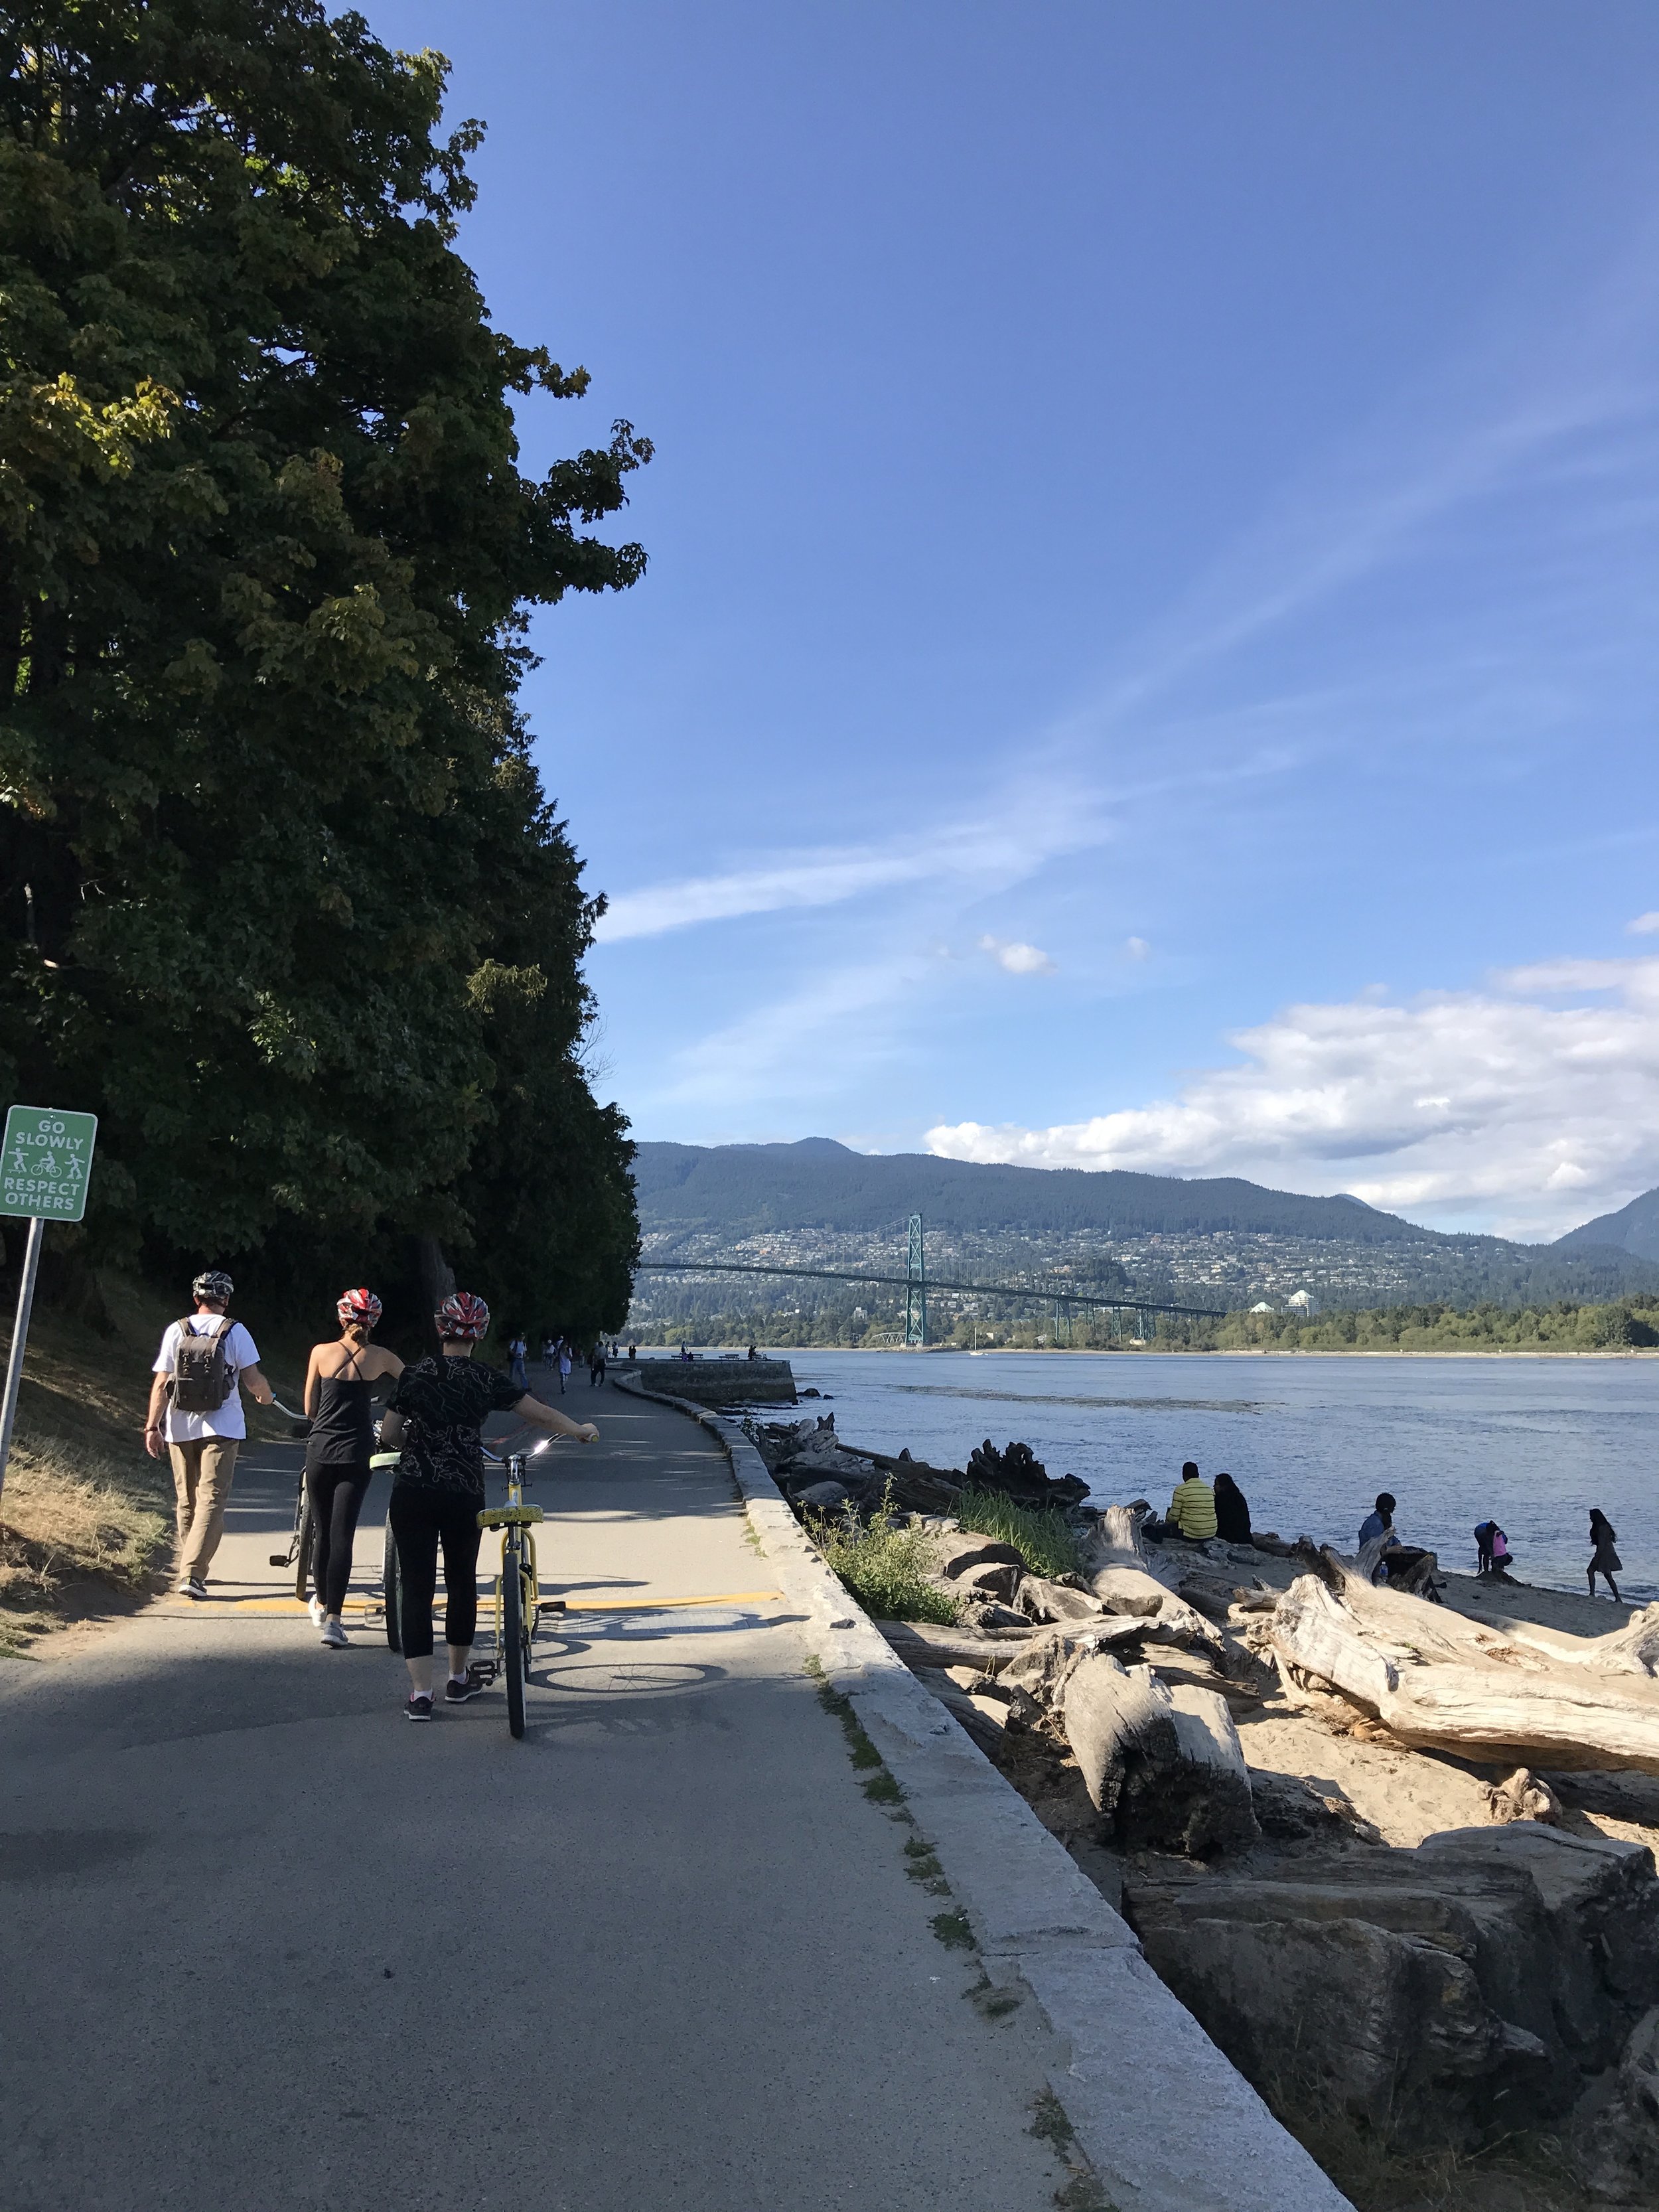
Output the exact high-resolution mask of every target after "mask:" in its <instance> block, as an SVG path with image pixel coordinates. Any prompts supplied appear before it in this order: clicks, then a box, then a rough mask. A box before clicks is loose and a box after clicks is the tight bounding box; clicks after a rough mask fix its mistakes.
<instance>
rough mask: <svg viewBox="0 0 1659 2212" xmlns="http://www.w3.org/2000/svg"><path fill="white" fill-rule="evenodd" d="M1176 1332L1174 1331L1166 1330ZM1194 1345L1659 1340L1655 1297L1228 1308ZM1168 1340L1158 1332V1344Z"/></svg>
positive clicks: (1309, 1347) (1494, 1347) (1647, 1343)
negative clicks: (1319, 1310)
mask: <svg viewBox="0 0 1659 2212" xmlns="http://www.w3.org/2000/svg"><path fill="white" fill-rule="evenodd" d="M1171 1334H1173V1333H1171ZM1187 1335H1188V1341H1190V1342H1192V1343H1193V1345H1194V1348H1195V1349H1201V1350H1213V1351H1244V1350H1249V1349H1260V1350H1262V1351H1274V1352H1624V1351H1644V1350H1649V1349H1651V1348H1653V1347H1656V1346H1659V1298H1651V1297H1637V1298H1629V1299H1620V1300H1619V1301H1617V1302H1616V1303H1614V1304H1610V1305H1575V1304H1572V1303H1571V1301H1569V1300H1561V1301H1559V1302H1558V1303H1557V1304H1554V1305H1550V1306H1522V1307H1521V1308H1520V1309H1519V1310H1516V1309H1514V1308H1511V1307H1508V1306H1499V1305H1494V1304H1480V1305H1478V1306H1474V1307H1471V1308H1468V1309H1467V1310H1460V1309H1459V1308H1457V1307H1455V1306H1450V1305H1439V1304H1437V1305H1401V1306H1383V1307H1377V1308H1376V1309H1374V1310H1371V1311H1370V1312H1364V1313H1333V1314H1322V1315H1318V1316H1316V1317H1315V1318H1314V1319H1312V1320H1310V1321H1304V1320H1302V1319H1300V1318H1299V1317H1298V1316H1296V1315H1293V1314H1281V1313H1267V1314H1251V1313H1244V1314H1229V1315H1228V1316H1227V1317H1226V1319H1225V1321H1223V1322H1218V1323H1212V1324H1209V1325H1207V1326H1203V1327H1201V1328H1189V1329H1188V1332H1187ZM1168 1342H1169V1340H1166V1339H1165V1338H1164V1334H1163V1332H1160V1343H1161V1345H1162V1346H1163V1347H1164V1348H1165V1349H1167V1348H1168Z"/></svg>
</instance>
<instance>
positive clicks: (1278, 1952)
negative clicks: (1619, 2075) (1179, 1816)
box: [1125, 1821, 1659, 2170]
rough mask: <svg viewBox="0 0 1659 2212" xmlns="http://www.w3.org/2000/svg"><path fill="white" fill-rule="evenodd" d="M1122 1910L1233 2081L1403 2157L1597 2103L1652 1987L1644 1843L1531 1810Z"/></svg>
mask: <svg viewBox="0 0 1659 2212" xmlns="http://www.w3.org/2000/svg"><path fill="white" fill-rule="evenodd" d="M1125 1902H1126V1910H1127V1914H1128V1917H1129V1919H1130V1921H1131V1923H1132V1924H1133V1926H1134V1928H1135V1929H1136V1930H1137V1932H1138V1933H1139V1936H1140V1938H1141V1941H1142V1942H1143V1943H1144V1944H1145V1946H1146V1955H1147V1957H1148V1959H1149V1960H1150V1961H1151V1962H1152V1966H1154V1967H1155V1968H1156V1970H1157V1971H1158V1973H1159V1974H1160V1975H1161V1976H1162V1977H1163V1978H1164V1980H1165V1981H1167V1982H1168V1983H1169V1984H1170V1987H1171V1988H1172V1989H1173V1990H1175V1992H1176V1995H1177V1996H1179V1997H1180V1998H1181V2000H1182V2002H1183V2003H1184V2004H1186V2005H1187V2006H1188V2008H1190V2009H1191V2010H1192V2011H1193V2012H1194V2014H1195V2015H1197V2017H1198V2019H1199V2020H1200V2022H1201V2023H1202V2025H1203V2026H1204V2027H1206V2029H1207V2030H1208V2031H1209V2033H1211V2034H1212V2036H1213V2037H1214V2038H1215V2039H1216V2040H1217V2042H1218V2043H1219V2044H1220V2045H1221V2046H1222V2048H1223V2050H1225V2051H1226V2052H1227V2055H1228V2056H1229V2057H1231V2059H1232V2060H1233V2062H1234V2063H1235V2064H1236V2065H1237V2066H1238V2067H1239V2069H1240V2070H1241V2071H1242V2072H1243V2073H1244V2074H1245V2075H1247V2076H1249V2078H1250V2079H1251V2080H1252V2081H1255V2082H1256V2083H1257V2085H1258V2086H1261V2087H1271V2088H1272V2089H1273V2093H1274V2094H1275V2095H1276V2096H1277V2097H1278V2098H1279V2100H1281V2102H1282V2103H1283V2104H1285V2105H1288V2106H1291V2107H1294V2108H1296V2109H1298V2110H1300V2111H1303V2112H1307V2113H1308V2114H1310V2116H1318V2115H1321V2114H1325V2115H1328V2113H1329V2112H1330V2110H1331V2108H1332V2107H1333V2106H1335V2107H1339V2108H1340V2109H1341V2110H1343V2111H1345V2112H1347V2113H1348V2114H1349V2115H1350V2116H1351V2117H1352V2118H1356V2119H1360V2120H1365V2121H1369V2122H1373V2123H1378V2124H1380V2123H1382V2122H1384V2121H1386V2122H1387V2123H1388V2124H1389V2125H1390V2126H1391V2127H1392V2128H1393V2130H1395V2133H1396V2136H1397V2139H1398V2140H1399V2142H1400V2143H1401V2148H1405V2149H1410V2148H1443V2147H1447V2146H1450V2147H1455V2148H1463V2149H1473V2148H1480V2146H1482V2145H1483V2144H1486V2143H1489V2142H1493V2141H1495V2140H1496V2139H1497V2138H1498V2136H1500V2135H1503V2134H1505V2133H1507V2132H1509V2131H1510V2130H1513V2129H1514V2128H1515V2126H1516V2124H1517V2118H1518V2117H1519V2116H1521V2115H1524V2116H1525V2122H1526V2124H1528V2125H1533V2126H1547V2125H1549V2124H1551V2123H1557V2124H1559V2123H1560V2122H1561V2121H1562V2120H1563V2119H1564V2118H1566V2116H1567V2115H1568V2114H1570V2113H1571V2112H1573V2110H1574V2107H1575V2106H1577V2107H1579V2111H1580V2112H1581V2113H1584V2114H1586V2115H1588V2114H1589V2100H1585V2101H1583V2102H1582V2103H1581V2100H1583V2099H1584V2093H1585V2085H1586V2083H1587V2082H1589V2081H1593V2080H1594V2079H1595V2078H1596V2077H1603V2076H1605V2075H1607V2070H1608V2069H1610V2068H1613V2067H1614V2066H1615V2064H1618V2063H1622V2062H1621V2061H1620V2053H1621V2052H1623V2051H1626V2048H1627V2045H1629V2043H1630V2041H1631V2038H1632V2030H1633V2029H1635V2028H1636V2027H1637V2026H1638V2022H1640V2021H1642V2019H1643V2016H1644V2015H1645V2014H1646V2013H1647V2012H1648V2009H1649V2007H1650V2003H1651V2002H1652V1999H1653V1996H1654V1992H1655V1990H1656V1989H1659V1881H1656V1878H1655V1875H1654V1869H1653V1862H1652V1859H1651V1857H1650V1854H1649V1853H1648V1852H1647V1850H1645V1849H1644V1848H1643V1847H1641V1846H1639V1845H1636V1844H1617V1843H1613V1842H1611V1841H1609V1840H1608V1839H1607V1838H1601V1837H1595V1838H1589V1837H1580V1836H1573V1835H1568V1834H1564V1833H1563V1832H1560V1831H1559V1830H1557V1829H1552V1828H1547V1827H1543V1826H1539V1825H1537V1824H1536V1823H1534V1822H1529V1821H1522V1822H1520V1823H1517V1824H1515V1825H1511V1826H1504V1827H1498V1828H1469V1829H1458V1830H1454V1831H1452V1832H1448V1833H1446V1834H1443V1835H1439V1836H1431V1837H1430V1838H1428V1839H1427V1841H1426V1842H1425V1843H1424V1844H1420V1845H1419V1847H1418V1849H1417V1850H1388V1849H1386V1848H1383V1847H1380V1846H1379V1847H1377V1848H1375V1849H1372V1850H1368V1851H1366V1852H1364V1853H1363V1854H1356V1853H1353V1852H1352V1851H1344V1852H1343V1853H1341V1854H1340V1855H1338V1856H1334V1857H1329V1858H1323V1857H1322V1858H1319V1859H1314V1860H1309V1859H1306V1858H1303V1859H1299V1860H1297V1861H1294V1862H1291V1863H1287V1864H1285V1865H1284V1866H1281V1867H1279V1868H1277V1869H1273V1868H1269V1869H1264V1870H1260V1871H1252V1872H1251V1873H1250V1874H1249V1875H1248V1876H1243V1877H1239V1876H1232V1877H1229V1876H1227V1875H1219V1874H1212V1873H1205V1874H1201V1875H1193V1876H1191V1877H1175V1878H1170V1877H1167V1876H1165V1877H1161V1878H1159V1879H1158V1880H1154V1881H1136V1882H1132V1884H1131V1886H1130V1888H1129V1890H1128V1892H1127V1894H1126V1900H1125ZM1291 2054H1295V2057H1294V2061H1293V2063H1292V2062H1291ZM1644 2063H1645V2061H1644V2059H1643V2058H1642V2057H1641V2056H1640V2055H1639V2053H1638V2057H1637V2059H1636V2060H1635V2061H1634V2071H1633V2073H1632V2083H1633V2084H1634V2085H1635V2087H1636V2088H1637V2090H1638V2091H1639V2089H1640V2086H1641V2082H1642V2079H1643V2073H1642V2069H1643V2066H1644ZM1603 2087H1604V2090H1605V2093H1606V2097H1607V2101H1608V2102H1609V2104H1610V2103H1611V2101H1612V2100H1613V2096H1614V2095H1615V2093H1618V2092H1617V2091H1616V2089H1615V2088H1614V2087H1608V2086H1607V2084H1606V2083H1605V2082H1604V2083H1603ZM1634 2104H1635V2106H1638V2107H1639V2105H1640V2096H1639V2094H1637V2095H1636V2096H1635V2098H1634ZM1638 2135H1639V2131H1638ZM1610 2140H1611V2137H1610ZM1625 2155H1626V2154H1625V2153H1624V2152H1623V2151H1620V2152H1619V2153H1618V2156H1619V2157H1620V2158H1622V2157H1624V2156H1625ZM1609 2156H1610V2157H1612V2156H1613V2154H1612V2153H1611V2152H1610V2153H1609ZM1638 2170H1639V2168H1638Z"/></svg>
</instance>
